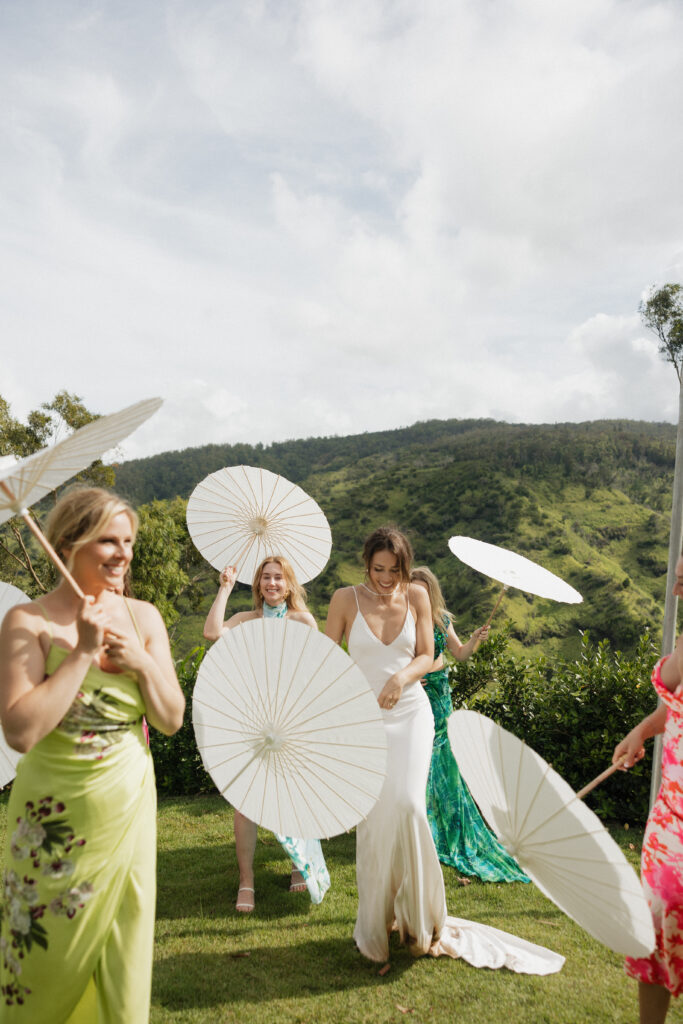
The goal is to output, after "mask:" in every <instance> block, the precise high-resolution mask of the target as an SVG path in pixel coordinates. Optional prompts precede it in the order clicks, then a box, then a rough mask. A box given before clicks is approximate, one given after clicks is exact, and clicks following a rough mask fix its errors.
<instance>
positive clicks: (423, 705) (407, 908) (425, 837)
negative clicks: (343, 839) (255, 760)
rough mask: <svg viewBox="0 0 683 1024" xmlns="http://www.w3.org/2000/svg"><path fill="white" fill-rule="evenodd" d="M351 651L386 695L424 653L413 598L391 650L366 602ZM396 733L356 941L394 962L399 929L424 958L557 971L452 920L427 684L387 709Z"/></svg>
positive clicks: (523, 946) (370, 825) (531, 949)
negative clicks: (436, 830)
mask: <svg viewBox="0 0 683 1024" xmlns="http://www.w3.org/2000/svg"><path fill="white" fill-rule="evenodd" d="M354 594H355V596H356V606H357V611H356V617H355V619H354V620H353V624H352V626H351V630H350V634H349V637H348V647H349V654H350V655H351V657H352V658H353V660H354V661H355V662H356V663H357V665H358V666H359V668H360V669H361V671H362V672H363V673H364V674H365V676H366V678H367V680H368V682H369V684H370V686H371V687H372V689H373V691H374V693H375V694H376V695H377V696H379V694H380V692H381V691H382V689H383V687H384V685H385V683H386V682H387V680H388V679H389V678H390V677H391V676H392V675H394V673H395V672H398V671H399V669H401V668H405V666H406V665H408V664H409V663H410V662H411V661H412V660H413V658H414V657H415V643H416V635H415V621H414V619H413V616H412V614H411V613H410V609H409V607H408V602H407V599H406V617H405V620H404V623H403V626H402V628H401V631H400V633H399V634H398V636H397V637H396V638H395V639H394V640H393V641H392V642H391V643H390V644H384V643H382V641H381V640H379V639H378V637H376V636H375V634H374V633H373V632H372V630H371V629H370V627H369V626H368V624H367V622H366V621H365V618H364V617H363V614H362V612H361V610H360V606H359V605H358V595H357V593H356V591H355V589H354ZM382 715H383V718H384V725H385V728H386V734H387V745H388V758H387V775H386V779H385V782H384V786H383V787H382V792H381V793H380V797H379V800H378V801H377V803H376V804H375V806H374V807H373V809H372V811H371V812H370V814H369V815H368V817H367V818H366V820H365V821H363V822H361V824H360V825H359V826H358V828H357V829H356V880H357V885H358V917H357V919H356V926H355V928H354V932H353V937H354V939H355V941H356V945H357V946H358V948H359V950H360V952H361V953H362V954H363V955H364V956H366V957H368V958H369V959H370V960H375V961H377V962H378V963H379V962H384V961H386V960H387V959H388V956H389V933H390V932H391V930H392V928H393V927H396V928H398V931H399V934H400V936H401V939H402V940H403V941H404V942H406V943H407V944H408V945H409V947H410V949H411V952H413V953H414V954H415V955H416V956H422V955H424V954H427V953H428V954H430V955H431V956H442V955H446V956H451V957H454V958H458V957H462V958H463V959H464V960H467V961H468V962H469V963H470V964H472V965H473V966H475V967H494V968H495V967H508V968H509V969H510V970H513V971H518V972H519V973H522V974H552V973H554V972H555V971H559V970H560V969H561V967H562V965H563V963H564V957H562V956H560V955H559V954H557V953H553V952H551V951H550V950H548V949H545V948H544V947H543V946H536V945H534V944H533V943H530V942H526V941H525V940H524V939H519V938H517V937H516V936H514V935H510V934H509V933H508V932H503V931H500V930H499V929H497V928H491V927H489V926H488V925H482V924H476V923H475V922H473V921H464V920H461V919H459V918H455V917H449V916H448V912H447V910H446V893H445V889H444V883H443V874H442V872H441V865H440V864H439V858H438V856H437V853H436V849H435V847H434V840H433V839H432V833H431V830H430V828H429V822H428V821H427V811H426V796H425V794H426V790H427V777H428V775H429V765H430V761H431V756H432V743H433V739H434V717H433V715H432V709H431V707H430V704H429V698H428V696H427V694H426V693H425V691H424V689H423V688H422V686H421V684H420V682H419V680H418V681H417V682H415V683H410V684H409V685H408V686H406V687H405V689H404V690H403V693H402V694H401V698H400V700H399V701H398V702H397V704H396V705H395V706H394V707H393V708H392V709H391V710H384V709H383V710H382Z"/></svg>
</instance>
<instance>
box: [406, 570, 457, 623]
mask: <svg viewBox="0 0 683 1024" xmlns="http://www.w3.org/2000/svg"><path fill="white" fill-rule="evenodd" d="M410 582H411V583H424V585H425V587H426V588H427V593H428V595H429V603H430V605H431V606H432V619H433V621H434V625H435V626H438V627H439V629H445V628H446V620H447V619H450V620H451V621H453V615H452V613H451V612H449V610H448V608H447V607H446V602H445V600H444V596H443V594H442V593H441V587H440V585H439V581H438V580H437V578H436V576H435V575H434V573H433V572H432V570H431V569H428V568H427V566H426V565H417V566H415V568H414V569H412V570H411V573H410Z"/></svg>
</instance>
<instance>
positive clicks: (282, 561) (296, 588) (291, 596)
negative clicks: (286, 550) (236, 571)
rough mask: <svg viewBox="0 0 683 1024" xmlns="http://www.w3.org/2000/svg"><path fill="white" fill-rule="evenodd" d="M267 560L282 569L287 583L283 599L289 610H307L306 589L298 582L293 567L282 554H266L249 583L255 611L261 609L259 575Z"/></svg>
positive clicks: (261, 574)
mask: <svg viewBox="0 0 683 1024" xmlns="http://www.w3.org/2000/svg"><path fill="white" fill-rule="evenodd" d="M269 562H275V564H276V565H279V566H280V568H281V569H282V575H283V576H284V578H285V581H286V583H287V593H286V595H285V601H286V602H287V608H288V610H289V611H291V612H305V611H308V608H307V607H306V591H305V590H304V588H303V587H302V586H301V584H300V583H299V581H298V579H297V578H296V575H295V573H294V569H293V568H292V566H291V565H290V563H289V562H288V561H287V559H286V558H285V557H284V556H283V555H268V557H267V558H264V559H263V561H262V562H261V564H260V565H259V567H258V569H257V570H256V572H255V573H254V581H253V583H252V585H251V593H252V598H253V606H254V608H255V609H256V611H259V612H260V611H261V609H262V608H263V594H262V593H261V577H262V576H263V570H264V569H265V567H266V566H267V565H268V563H269Z"/></svg>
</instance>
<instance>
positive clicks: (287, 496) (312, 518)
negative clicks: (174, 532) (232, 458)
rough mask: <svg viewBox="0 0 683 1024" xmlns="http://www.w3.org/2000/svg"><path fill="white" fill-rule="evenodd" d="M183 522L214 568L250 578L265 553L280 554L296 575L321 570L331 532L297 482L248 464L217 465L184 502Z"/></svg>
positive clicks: (302, 579)
mask: <svg viewBox="0 0 683 1024" xmlns="http://www.w3.org/2000/svg"><path fill="white" fill-rule="evenodd" d="M187 528H188V530H189V531H190V536H191V537H192V540H193V541H194V543H195V545H196V547H197V548H198V549H199V551H200V552H201V553H202V555H203V556H204V558H206V560H207V562H210V563H211V565H213V567H214V568H215V569H223V568H224V567H225V566H226V565H234V566H236V568H237V579H238V580H239V581H240V583H251V582H252V579H253V577H254V572H255V570H256V568H257V566H258V565H259V563H260V562H261V561H263V559H264V558H266V557H267V556H268V555H283V556H284V557H285V558H286V559H288V561H289V562H291V564H292V566H293V568H294V572H295V574H296V577H297V579H298V580H299V582H300V583H306V582H307V581H308V580H311V579H313V577H314V576H317V575H318V573H319V572H321V571H322V570H323V569H324V567H325V565H326V563H327V560H328V558H329V557H330V549H331V547H332V535H331V533H330V527H329V525H328V522H327V519H326V518H325V514H324V513H323V511H322V509H321V508H320V506H319V505H318V504H317V502H315V501H314V500H313V498H311V497H309V496H308V495H307V494H306V492H305V491H302V489H301V488H300V487H298V486H297V485H296V484H293V483H291V482H290V481H289V480H285V478H284V477H282V476H278V475H277V474H275V473H271V472H269V471H268V470H267V469H256V468H254V467H253V466H230V467H226V468H225V469H219V470H218V471H217V472H216V473H211V474H210V475H209V476H207V477H205V479H204V480H202V482H201V483H199V484H197V486H196V487H195V489H194V491H193V492H192V494H191V495H190V499H189V501H188V503H187Z"/></svg>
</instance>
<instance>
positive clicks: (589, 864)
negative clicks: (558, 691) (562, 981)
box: [448, 711, 655, 957]
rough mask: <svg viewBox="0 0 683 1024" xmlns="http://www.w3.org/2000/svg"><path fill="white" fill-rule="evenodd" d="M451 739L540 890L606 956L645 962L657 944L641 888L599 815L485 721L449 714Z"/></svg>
mask: <svg viewBox="0 0 683 1024" xmlns="http://www.w3.org/2000/svg"><path fill="white" fill-rule="evenodd" d="M448 737H449V740H450V743H451V747H452V749H453V753H454V756H455V758H456V760H457V762H458V766H459V768H460V770H461V772H462V774H463V777H464V778H465V781H466V782H467V785H468V786H469V788H470V790H471V791H472V796H473V797H474V799H475V800H476V802H477V804H478V805H479V809H480V810H481V812H482V814H483V815H484V817H485V818H486V820H487V822H488V824H489V825H490V827H491V828H492V829H493V831H494V832H495V833H496V835H497V836H498V838H499V839H500V841H501V842H502V844H503V845H504V846H505V848H506V850H507V851H508V853H510V854H511V855H512V856H513V857H514V858H515V859H516V860H517V862H518V863H519V865H520V867H522V868H523V869H524V871H526V873H527V874H528V875H529V877H530V878H531V879H533V881H534V882H535V883H536V885H537V886H538V887H539V889H540V890H541V891H542V892H543V893H544V894H545V895H546V896H547V897H548V898H549V899H551V900H552V901H553V903H555V904H556V905H557V906H558V907H559V908H560V910H563V911H564V913H565V914H568V916H569V917H571V918H572V919H573V920H574V921H576V923H577V924H579V925H580V926H581V927H582V928H584V929H585V930H586V931H587V932H589V933H590V934H591V935H592V936H593V937H594V938H596V939H598V941H599V942H602V943H604V945H606V946H608V947H609V948H610V949H613V950H614V951H615V952H617V953H624V954H627V955H629V956H634V957H643V956H648V955H649V954H650V953H651V952H652V950H653V949H654V945H655V936H654V930H653V926H652V917H651V914H650V909H649V907H648V905H647V901H646V899H645V896H644V894H643V890H642V888H641V885H640V881H639V879H638V876H637V875H636V873H635V871H634V870H633V868H632V867H631V866H630V864H629V863H628V861H627V860H626V858H625V857H624V855H623V853H622V852H621V850H620V849H619V847H618V846H617V844H616V843H615V842H614V840H613V839H612V837H611V836H610V835H609V833H608V832H607V830H606V829H605V828H604V826H603V825H602V823H601V821H600V819H599V818H598V817H597V815H596V814H594V812H593V811H592V810H591V809H590V808H589V807H587V806H586V805H585V804H584V803H583V802H582V801H581V800H580V799H579V797H578V796H577V795H576V794H575V793H574V791H573V789H572V788H571V787H570V786H569V785H567V783H566V782H565V781H564V779H562V778H561V777H560V776H559V775H558V774H557V772H555V771H553V769H552V768H551V767H550V765H549V764H547V763H546V762H545V761H544V760H543V758H542V757H540V756H539V755H538V754H537V753H536V752H535V751H534V750H532V749H531V747H528V746H527V745H526V744H525V743H524V742H523V741H522V740H520V739H518V738H517V737H516V736H513V735H512V733H509V732H507V731H506V730H505V729H502V728H501V727H500V726H499V725H497V724H496V723H495V722H492V721H491V720H490V719H489V718H486V717H485V716H484V715H480V714H478V713H477V712H476V711H456V712H454V713H453V714H452V715H451V717H450V719H449V720H448Z"/></svg>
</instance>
